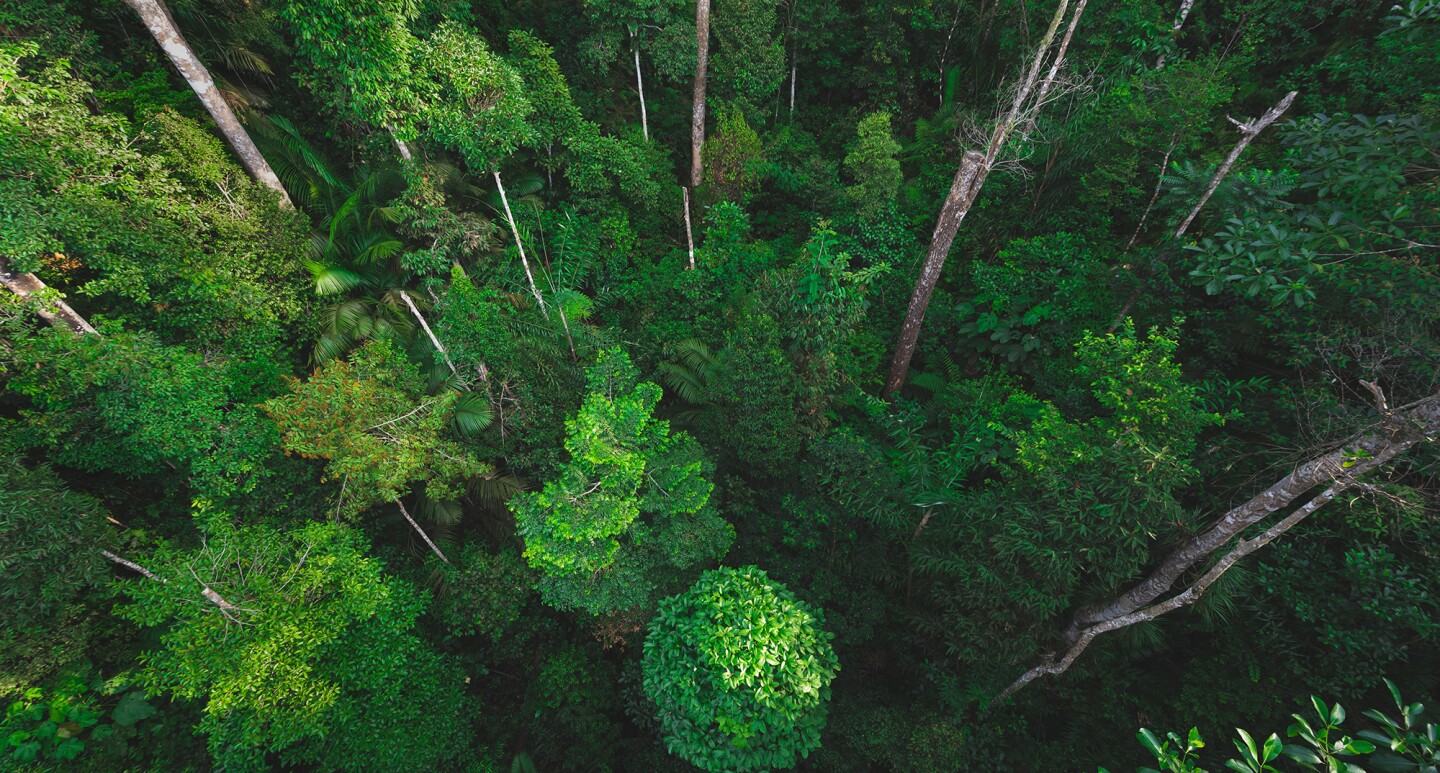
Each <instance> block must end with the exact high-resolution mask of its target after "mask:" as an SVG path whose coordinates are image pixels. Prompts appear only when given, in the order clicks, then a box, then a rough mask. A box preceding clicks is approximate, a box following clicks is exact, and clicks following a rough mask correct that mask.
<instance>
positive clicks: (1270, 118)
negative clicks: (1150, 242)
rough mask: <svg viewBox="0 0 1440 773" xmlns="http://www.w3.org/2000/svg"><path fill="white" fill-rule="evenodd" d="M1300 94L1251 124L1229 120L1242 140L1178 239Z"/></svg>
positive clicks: (1177, 234)
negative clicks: (1257, 139) (1243, 156)
mask: <svg viewBox="0 0 1440 773" xmlns="http://www.w3.org/2000/svg"><path fill="white" fill-rule="evenodd" d="M1298 93H1299V92H1296V91H1292V92H1290V93H1289V94H1286V95H1285V98H1284V99H1282V100H1280V102H1279V103H1278V104H1276V105H1275V106H1274V107H1272V108H1270V109H1269V110H1266V111H1265V115H1262V116H1260V117H1259V118H1257V119H1255V121H1253V122H1251V123H1240V122H1239V121H1237V120H1235V119H1234V118H1231V119H1229V120H1230V123H1233V124H1235V126H1236V127H1237V128H1239V129H1240V140H1239V141H1238V142H1236V143H1235V147H1234V148H1231V149H1230V155H1228V156H1226V157H1225V162H1224V163H1222V164H1220V168H1219V169H1216V170H1215V176H1214V177H1212V178H1210V184H1209V185H1207V186H1206V187H1205V193H1203V194H1201V196H1200V200H1199V201H1197V202H1195V208H1194V209H1192V210H1190V214H1189V215H1187V216H1186V217H1185V220H1184V222H1182V223H1181V224H1180V227H1179V228H1178V229H1176V230H1175V238H1176V239H1179V238H1180V237H1182V236H1184V235H1185V232H1186V231H1188V230H1190V224H1191V223H1193V222H1195V217H1196V216H1197V215H1199V214H1200V210H1201V209H1202V208H1204V206H1205V202H1207V201H1209V200H1210V197H1211V196H1213V195H1214V194H1215V189H1216V188H1219V187H1220V183H1221V182H1222V181H1223V180H1224V179H1225V176H1226V175H1228V174H1230V168H1231V167H1233V166H1235V159H1237V158H1240V154H1241V153H1243V152H1245V148H1248V147H1250V143H1251V142H1252V141H1253V140H1254V139H1255V137H1256V136H1258V135H1259V134H1260V132H1262V131H1265V127H1267V126H1269V125H1270V124H1272V123H1275V121H1276V120H1278V119H1279V118H1280V116H1281V115H1284V114H1285V111H1286V110H1289V109H1290V105H1291V103H1293V102H1294V101H1295V95H1296V94H1298Z"/></svg>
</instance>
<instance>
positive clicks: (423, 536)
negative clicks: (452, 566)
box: [395, 499, 450, 564]
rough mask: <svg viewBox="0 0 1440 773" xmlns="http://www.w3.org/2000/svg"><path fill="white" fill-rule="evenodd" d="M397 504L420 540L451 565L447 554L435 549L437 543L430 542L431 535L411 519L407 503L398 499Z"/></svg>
mask: <svg viewBox="0 0 1440 773" xmlns="http://www.w3.org/2000/svg"><path fill="white" fill-rule="evenodd" d="M395 504H397V505H399V506H400V514H401V515H403V516H405V520H406V521H408V522H409V523H410V525H411V526H413V527H414V528H415V531H416V532H417V533H418V534H419V535H420V539H423V540H425V544H426V545H429V546H430V549H431V550H433V551H434V552H435V555H437V556H439V557H440V560H441V561H444V562H445V563H447V564H448V563H450V559H448V558H446V557H445V554H444V553H441V552H440V548H438V547H435V543H434V542H431V541H430V535H429V534H426V533H425V530H424V529H422V528H420V524H418V523H416V522H415V519H414V518H411V517H410V511H409V510H406V509H405V503H404V502H401V501H400V500H398V499H397V500H395Z"/></svg>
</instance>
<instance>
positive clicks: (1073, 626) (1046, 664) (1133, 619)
mask: <svg viewBox="0 0 1440 773" xmlns="http://www.w3.org/2000/svg"><path fill="white" fill-rule="evenodd" d="M1376 402H1377V406H1378V407H1380V409H1381V410H1382V411H1384V412H1385V418H1384V419H1383V420H1382V421H1381V422H1380V425H1379V427H1377V431H1375V432H1372V433H1369V434H1364V435H1361V436H1359V437H1357V438H1354V439H1352V440H1350V441H1348V442H1346V443H1345V444H1343V445H1342V446H1340V447H1339V448H1337V449H1335V450H1333V451H1331V452H1329V453H1326V454H1323V455H1321V456H1318V457H1316V458H1314V459H1311V460H1309V461H1307V462H1305V463H1304V464H1301V465H1300V466H1298V467H1296V468H1295V469H1294V470H1292V471H1291V472H1290V474H1288V475H1286V476H1285V477H1284V478H1282V479H1280V480H1279V481H1278V482H1276V483H1275V484H1274V485H1272V486H1270V487H1269V488H1267V489H1265V490H1264V491H1262V492H1260V493H1259V494H1256V495H1255V496H1254V497H1251V498H1250V499H1249V500H1248V501H1246V502H1244V503H1243V504H1241V505H1239V506H1237V507H1235V508H1233V509H1232V510H1230V511H1229V512H1227V513H1226V514H1225V515H1224V516H1222V517H1221V518H1220V520H1219V521H1217V522H1216V523H1215V524H1214V525H1212V526H1211V527H1210V528H1209V529H1206V530H1205V531H1204V532H1201V533H1200V534H1198V535H1196V536H1194V537H1192V538H1190V540H1188V541H1187V542H1186V543H1185V544H1184V545H1181V546H1180V547H1179V548H1178V549H1176V550H1174V551H1173V552H1171V553H1170V555H1168V556H1166V557H1165V559H1164V560H1163V561H1161V563H1160V565H1159V566H1158V567H1156V568H1155V570H1154V571H1152V572H1151V573H1150V575H1149V576H1148V577H1146V578H1145V579H1144V580H1142V581H1141V582H1140V583H1138V584H1137V585H1135V586H1134V587H1133V588H1131V589H1130V590H1128V591H1126V592H1124V593H1122V594H1120V595H1119V596H1116V597H1114V598H1112V599H1110V600H1108V601H1104V602H1099V603H1096V604H1090V605H1086V606H1083V607H1081V608H1080V609H1079V610H1077V611H1076V612H1075V614H1074V616H1073V617H1072V620H1071V623H1070V625H1069V626H1068V627H1067V628H1066V630H1065V632H1064V638H1065V642H1066V644H1067V649H1066V650H1065V651H1064V652H1063V654H1060V655H1059V656H1056V655H1054V654H1052V655H1050V656H1047V657H1046V658H1045V659H1044V660H1043V661H1042V662H1041V663H1040V665H1037V666H1035V667H1034V668H1032V669H1030V670H1029V671H1027V672H1026V673H1025V674H1024V675H1022V676H1021V677H1020V678H1019V679H1016V680H1015V682H1013V683H1012V684H1011V685H1010V686H1009V687H1007V688H1006V689H1005V691H1004V692H1002V693H1001V694H1000V697H1001V698H1004V697H1006V696H1008V695H1011V694H1013V693H1014V692H1015V691H1016V690H1019V689H1020V688H1022V687H1024V686H1025V685H1026V684H1029V683H1030V682H1032V681H1034V680H1035V679H1038V678H1040V677H1042V676H1046V675H1052V674H1061V673H1064V672H1065V670H1066V669H1068V668H1069V667H1070V665H1071V664H1073V663H1074V662H1075V659H1076V658H1078V657H1079V656H1080V654H1081V653H1082V652H1084V650H1085V648H1086V647H1088V646H1089V645H1090V642H1092V641H1094V639H1095V637H1097V636H1099V635H1100V634H1102V633H1107V632H1109V631H1114V630H1118V629H1120V628H1124V627H1126V626H1130V625H1134V624H1136V623H1141V622H1146V621H1148V620H1153V619H1155V618H1156V617H1159V616H1160V615H1163V614H1165V613H1167V612H1171V611H1174V610H1176V609H1179V608H1180V607H1183V606H1187V605H1189V604H1193V603H1195V602H1196V601H1197V600H1199V598H1200V597H1201V595H1203V594H1204V592H1205V591H1206V590H1207V589H1208V588H1209V587H1210V586H1211V585H1213V584H1214V583H1215V581H1216V580H1218V579H1219V578H1220V576H1221V575H1223V574H1224V573H1225V572H1226V571H1228V570H1229V569H1230V567H1232V566H1234V565H1235V563H1236V562H1238V561H1239V560H1240V559H1242V558H1244V557H1245V556H1247V555H1249V554H1251V553H1253V552H1255V551H1256V550H1259V549H1260V548H1262V547H1264V546H1265V545H1268V544H1269V543H1270V542H1272V541H1273V540H1275V539H1276V538H1277V537H1279V536H1280V535H1282V534H1284V533H1285V532H1286V531H1288V530H1289V529H1290V528H1291V527H1293V526H1295V525H1296V524H1298V523H1300V522H1301V521H1303V520H1305V519H1306V518H1308V517H1309V516H1310V515H1312V514H1313V513H1314V512H1315V511H1316V510H1318V509H1320V508H1321V507H1323V506H1325V505H1326V504H1328V503H1329V502H1331V501H1333V500H1334V499H1335V498H1336V497H1337V496H1339V495H1340V494H1341V493H1343V492H1344V491H1346V490H1347V489H1349V488H1352V487H1355V486H1356V485H1357V484H1358V483H1359V479H1360V478H1361V476H1363V475H1365V474H1366V473H1368V472H1371V471H1373V470H1375V469H1378V468H1379V467H1382V466H1384V465H1385V464H1387V463H1389V462H1390V461H1391V460H1393V459H1394V458H1395V457H1397V456H1399V455H1400V454H1403V453H1405V452H1406V451H1408V450H1410V449H1411V448H1413V447H1414V446H1416V445H1418V444H1419V443H1421V442H1424V441H1428V440H1432V439H1434V437H1435V436H1437V435H1440V394H1436V395H1432V396H1430V397H1427V398H1425V399H1423V400H1420V401H1417V402H1415V403H1412V404H1410V405H1409V406H1405V407H1402V408H1400V409H1397V410H1395V411H1390V410H1388V408H1387V407H1386V406H1385V403H1384V399H1383V397H1380V396H1379V395H1377V399H1376ZM1320 486H1325V489H1324V490H1323V491H1322V492H1321V493H1320V494H1318V495H1316V496H1315V497H1313V498H1312V499H1310V500H1309V501H1307V502H1305V504H1303V505H1301V506H1300V507H1298V508H1296V509H1295V510H1294V511H1293V512H1291V513H1290V514H1289V515H1287V516H1286V517H1285V518H1282V519H1281V520H1279V521H1277V522H1276V523H1275V524H1274V525H1273V526H1271V527H1270V528H1269V529H1267V530H1265V531H1264V532H1262V533H1261V534H1259V535H1257V536H1255V537H1253V538H1251V539H1248V540H1247V539H1242V540H1240V541H1239V542H1238V543H1237V544H1236V546H1235V547H1234V548H1232V549H1231V550H1230V552H1228V553H1227V554H1225V556H1223V557H1222V558H1221V559H1220V560H1219V561H1217V562H1216V563H1215V565H1214V566H1212V567H1211V568H1210V569H1209V570H1207V571H1206V572H1205V573H1204V574H1202V575H1201V576H1200V578H1199V579H1198V580H1196V581H1195V582H1194V583H1193V584H1191V585H1190V586H1188V587H1187V588H1186V589H1185V590H1184V591H1182V592H1180V593H1179V594H1177V595H1175V596H1173V597H1171V598H1169V599H1166V600H1164V601H1158V600H1159V599H1160V597H1161V596H1163V595H1165V594H1166V593H1168V592H1169V591H1170V589H1171V588H1172V587H1173V586H1174V584H1175V583H1176V581H1178V580H1179V579H1180V577H1181V576H1183V575H1184V574H1185V573H1186V572H1188V571H1190V569H1192V568H1193V567H1195V566H1196V565H1198V564H1199V563H1200V562H1201V561H1204V560H1206V559H1208V558H1209V557H1210V556H1211V555H1213V554H1214V553H1215V552H1216V551H1218V550H1220V549H1221V548H1222V547H1224V546H1225V545H1226V544H1228V543H1229V542H1230V541H1231V540H1232V539H1234V538H1236V537H1238V536H1239V535H1240V534H1241V533H1242V532H1244V531H1245V530H1246V529H1247V528H1249V527H1251V526H1253V525H1255V524H1257V523H1259V522H1260V521H1262V520H1264V519H1265V518H1267V517H1269V516H1270V515H1272V514H1274V513H1276V512H1278V511H1279V510H1282V509H1284V508H1286V507H1288V506H1290V505H1291V504H1293V503H1294V502H1295V500H1297V499H1298V498H1300V497H1301V496H1303V495H1304V494H1306V493H1307V492H1309V491H1312V490H1314V489H1316V488H1318V487H1320Z"/></svg>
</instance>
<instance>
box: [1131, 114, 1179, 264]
mask: <svg viewBox="0 0 1440 773" xmlns="http://www.w3.org/2000/svg"><path fill="white" fill-rule="evenodd" d="M1179 142H1180V135H1178V134H1177V135H1175V139H1172V140H1170V147H1168V148H1166V149H1165V157H1164V158H1162V159H1160V175H1159V176H1158V177H1156V178H1155V190H1154V191H1152V192H1151V193H1150V201H1148V202H1146V203H1145V211H1144V212H1141V213H1140V222H1138V223H1136V224H1135V232H1134V233H1132V234H1130V241H1128V242H1126V243H1125V251H1126V252H1129V251H1130V248H1131V247H1134V246H1135V240H1136V239H1139V238H1140V232H1141V231H1143V230H1145V221H1146V220H1149V219H1150V210H1152V209H1154V208H1155V202H1156V201H1159V200H1160V189H1161V188H1162V187H1164V185H1165V170H1166V169H1169V168H1170V155H1171V154H1172V153H1174V152H1175V146H1176V145H1177V144H1179Z"/></svg>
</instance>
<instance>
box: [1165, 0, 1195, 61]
mask: <svg viewBox="0 0 1440 773" xmlns="http://www.w3.org/2000/svg"><path fill="white" fill-rule="evenodd" d="M1194 5H1195V0H1180V12H1179V13H1178V14H1177V15H1176V16H1175V24H1174V26H1172V27H1171V28H1170V34H1171V37H1174V35H1175V33H1177V32H1179V31H1180V30H1181V28H1183V27H1184V26H1185V19H1186V18H1188V17H1189V16H1190V9H1191V8H1192V7H1193V6H1194ZM1164 66H1165V55H1164V54H1161V55H1160V57H1159V58H1158V59H1156V60H1155V69H1157V70H1158V69H1160V68H1161V67H1164Z"/></svg>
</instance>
